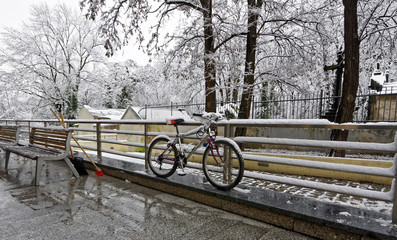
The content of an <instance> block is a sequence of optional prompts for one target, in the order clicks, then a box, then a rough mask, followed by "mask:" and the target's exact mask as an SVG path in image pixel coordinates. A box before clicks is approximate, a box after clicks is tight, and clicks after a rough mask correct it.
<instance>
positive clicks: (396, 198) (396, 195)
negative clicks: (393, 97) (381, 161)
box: [390, 131, 397, 224]
mask: <svg viewBox="0 0 397 240" xmlns="http://www.w3.org/2000/svg"><path fill="white" fill-rule="evenodd" d="M394 134H395V135H394V151H395V154H394V159H393V167H394V171H395V173H394V179H393V182H392V185H391V186H392V189H391V190H390V191H393V207H392V215H391V220H392V223H394V224H396V223H397V183H396V177H397V166H396V163H397V131H396V132H395V133H394Z"/></svg>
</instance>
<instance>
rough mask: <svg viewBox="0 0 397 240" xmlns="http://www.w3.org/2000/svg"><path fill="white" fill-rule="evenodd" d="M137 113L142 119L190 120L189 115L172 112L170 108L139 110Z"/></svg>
mask: <svg viewBox="0 0 397 240" xmlns="http://www.w3.org/2000/svg"><path fill="white" fill-rule="evenodd" d="M136 112H137V113H138V114H139V115H140V116H141V118H142V119H164V118H170V117H180V118H184V119H190V117H189V115H188V114H186V113H182V112H180V111H178V110H172V111H171V109H170V108H147V109H145V108H139V110H137V111H136ZM146 114H147V116H146Z"/></svg>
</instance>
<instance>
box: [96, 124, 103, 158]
mask: <svg viewBox="0 0 397 240" xmlns="http://www.w3.org/2000/svg"><path fill="white" fill-rule="evenodd" d="M96 152H97V160H98V163H102V142H101V124H100V123H99V122H97V123H96Z"/></svg>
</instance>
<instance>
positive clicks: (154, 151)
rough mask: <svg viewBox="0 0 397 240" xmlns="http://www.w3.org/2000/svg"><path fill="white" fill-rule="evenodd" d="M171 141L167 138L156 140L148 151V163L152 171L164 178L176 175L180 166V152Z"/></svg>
mask: <svg viewBox="0 0 397 240" xmlns="http://www.w3.org/2000/svg"><path fill="white" fill-rule="evenodd" d="M169 141H170V139H169V138H166V137H158V138H155V139H153V141H152V142H151V143H150V145H149V149H148V157H147V161H148V164H149V167H150V169H151V170H152V172H153V173H154V174H155V175H156V176H159V177H163V178H165V177H169V176H171V175H172V174H174V172H175V171H176V168H177V166H178V163H177V162H178V161H177V156H178V151H177V150H176V147H175V146H174V145H172V144H169ZM164 154H165V155H164Z"/></svg>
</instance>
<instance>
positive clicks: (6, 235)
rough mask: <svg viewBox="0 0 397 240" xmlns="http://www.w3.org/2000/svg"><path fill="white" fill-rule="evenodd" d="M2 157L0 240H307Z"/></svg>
mask: <svg viewBox="0 0 397 240" xmlns="http://www.w3.org/2000/svg"><path fill="white" fill-rule="evenodd" d="M35 164H36V163H35V162H34V161H31V160H24V159H23V158H19V157H16V156H14V155H12V159H11V160H10V163H9V169H8V171H5V170H4V153H0V222H1V224H0V233H1V234H0V239H163V240H164V239H311V238H309V237H306V236H304V235H301V234H298V233H295V232H292V231H288V230H284V229H281V228H277V227H274V226H272V225H269V224H266V223H263V222H260V221H255V220H252V219H249V218H245V217H242V216H239V215H236V214H232V213H229V212H226V211H223V210H219V209H216V208H212V207H209V206H206V205H203V204H200V203H196V202H193V201H190V200H186V199H183V198H179V197H176V196H173V195H170V194H167V193H163V192H161V191H157V190H153V189H150V188H146V187H142V186H140V185H136V184H133V183H131V182H128V181H123V180H120V179H116V178H113V177H110V176H107V175H104V176H102V177H98V176H96V175H95V173H94V172H92V171H89V173H90V175H89V176H86V177H82V178H81V179H75V178H73V177H72V173H71V171H70V170H69V169H68V168H67V166H66V164H65V163H63V162H49V163H46V164H45V166H44V168H43V172H42V176H41V178H40V186H38V187H35V186H33V184H32V183H33V182H32V181H33V175H32V173H34V168H35Z"/></svg>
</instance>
